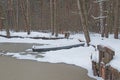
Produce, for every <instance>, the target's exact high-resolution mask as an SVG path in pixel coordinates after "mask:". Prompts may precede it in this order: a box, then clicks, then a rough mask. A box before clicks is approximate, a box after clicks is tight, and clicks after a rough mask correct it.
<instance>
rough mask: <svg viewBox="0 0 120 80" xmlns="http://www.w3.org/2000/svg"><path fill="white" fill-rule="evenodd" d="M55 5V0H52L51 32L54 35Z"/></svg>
mask: <svg viewBox="0 0 120 80" xmlns="http://www.w3.org/2000/svg"><path fill="white" fill-rule="evenodd" d="M53 11H54V5H53V0H50V15H51V32H52V35H54V12H53Z"/></svg>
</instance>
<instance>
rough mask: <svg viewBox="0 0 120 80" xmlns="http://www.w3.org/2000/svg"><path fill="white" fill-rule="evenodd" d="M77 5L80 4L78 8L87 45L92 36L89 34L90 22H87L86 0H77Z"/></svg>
mask: <svg viewBox="0 0 120 80" xmlns="http://www.w3.org/2000/svg"><path fill="white" fill-rule="evenodd" d="M77 5H78V10H79V14H80V19H81V23H82V27H83V31H84V35H85V39H86V42H87V45H89V42H90V36H89V32H88V29H87V27H88V22H87V11H86V6H85V0H77Z"/></svg>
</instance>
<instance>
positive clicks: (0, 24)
mask: <svg viewBox="0 0 120 80" xmlns="http://www.w3.org/2000/svg"><path fill="white" fill-rule="evenodd" d="M2 13H3V12H2V6H1V4H0V30H2V28H3V19H2Z"/></svg>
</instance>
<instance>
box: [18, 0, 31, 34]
mask: <svg viewBox="0 0 120 80" xmlns="http://www.w3.org/2000/svg"><path fill="white" fill-rule="evenodd" d="M20 1H21V2H20V4H21V10H22V14H23V17H24V21H25V31H27V34H28V35H29V34H30V18H29V13H30V12H29V7H30V6H29V5H30V3H29V0H26V4H27V5H26V9H25V2H24V1H23V0H20ZM25 13H26V14H25Z"/></svg>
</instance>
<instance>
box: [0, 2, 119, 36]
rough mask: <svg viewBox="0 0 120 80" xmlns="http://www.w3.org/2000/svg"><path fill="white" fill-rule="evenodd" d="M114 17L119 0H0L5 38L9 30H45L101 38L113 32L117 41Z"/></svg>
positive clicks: (0, 22)
mask: <svg viewBox="0 0 120 80" xmlns="http://www.w3.org/2000/svg"><path fill="white" fill-rule="evenodd" d="M81 16H82V17H81ZM118 16H119V0H114V1H113V0H0V17H1V18H0V30H6V31H7V35H8V36H9V35H10V34H9V30H14V31H17V32H18V31H26V32H27V33H28V34H30V31H33V30H35V31H42V30H43V31H44V30H45V31H46V30H47V31H51V32H53V34H54V33H55V34H57V33H60V32H64V31H71V32H80V31H84V32H85V33H87V31H90V32H97V33H101V36H102V37H108V35H109V34H110V33H114V34H115V38H118V32H119V17H118ZM83 25H84V26H83ZM84 29H85V30H84Z"/></svg>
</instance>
